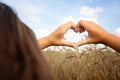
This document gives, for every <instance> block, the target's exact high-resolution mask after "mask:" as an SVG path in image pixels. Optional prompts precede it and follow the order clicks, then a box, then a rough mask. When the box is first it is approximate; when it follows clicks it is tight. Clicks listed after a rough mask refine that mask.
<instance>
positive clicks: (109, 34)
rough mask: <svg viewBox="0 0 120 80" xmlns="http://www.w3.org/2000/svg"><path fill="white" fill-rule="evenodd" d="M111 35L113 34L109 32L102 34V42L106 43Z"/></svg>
mask: <svg viewBox="0 0 120 80" xmlns="http://www.w3.org/2000/svg"><path fill="white" fill-rule="evenodd" d="M112 35H113V34H111V33H107V34H105V35H104V38H103V40H102V43H104V44H107V43H108V41H109V40H110V39H111V37H112Z"/></svg>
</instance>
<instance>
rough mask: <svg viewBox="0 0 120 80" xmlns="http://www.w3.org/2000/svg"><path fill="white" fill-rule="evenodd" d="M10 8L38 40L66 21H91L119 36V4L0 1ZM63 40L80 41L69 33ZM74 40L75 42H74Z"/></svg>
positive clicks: (114, 0) (102, 0)
mask: <svg viewBox="0 0 120 80" xmlns="http://www.w3.org/2000/svg"><path fill="white" fill-rule="evenodd" d="M0 1H1V2H4V3H6V4H8V5H10V6H11V7H12V8H13V9H14V10H15V11H16V12H17V14H18V16H19V17H20V18H21V20H22V21H23V22H25V23H26V24H27V25H28V26H29V27H31V28H32V30H33V31H34V33H35V34H36V36H37V38H40V37H43V36H46V35H48V34H49V33H51V32H52V31H54V30H55V29H56V28H57V27H58V26H59V25H60V24H63V23H65V22H68V21H74V22H75V23H77V21H78V20H80V19H85V20H92V21H95V22H96V23H98V24H99V25H101V26H102V27H103V28H105V29H106V30H107V31H109V32H111V33H114V34H117V35H120V10H119V9H120V0H0ZM66 35H67V36H66V38H69V40H73V41H77V40H79V38H80V37H79V38H78V35H80V34H74V33H73V32H72V31H68V33H67V34H66ZM73 37H74V39H76V40H74V39H73Z"/></svg>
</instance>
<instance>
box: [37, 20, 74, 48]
mask: <svg viewBox="0 0 120 80" xmlns="http://www.w3.org/2000/svg"><path fill="white" fill-rule="evenodd" d="M69 29H72V30H73V31H75V24H74V23H73V22H68V23H65V24H63V25H60V26H59V27H58V28H57V29H56V30H55V31H54V32H52V33H51V34H50V35H48V36H46V37H43V38H41V39H39V40H38V44H39V45H40V48H42V49H44V48H46V47H49V46H70V47H76V45H75V44H74V43H72V42H69V41H65V39H64V34H65V33H66V32H67V31H68V30H69Z"/></svg>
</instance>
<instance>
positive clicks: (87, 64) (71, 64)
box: [44, 46, 120, 80]
mask: <svg viewBox="0 0 120 80" xmlns="http://www.w3.org/2000/svg"><path fill="white" fill-rule="evenodd" d="M44 56H45V58H46V59H47V61H48V63H49V65H50V68H51V69H52V72H53V74H54V76H55V80H120V54H119V53H118V52H115V51H112V50H110V49H109V48H108V47H106V46H105V47H104V48H97V47H96V46H94V47H89V48H86V49H82V50H78V49H77V50H71V49H68V48H63V49H58V50H56V49H54V50H51V49H47V50H44Z"/></svg>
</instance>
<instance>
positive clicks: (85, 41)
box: [76, 39, 91, 47]
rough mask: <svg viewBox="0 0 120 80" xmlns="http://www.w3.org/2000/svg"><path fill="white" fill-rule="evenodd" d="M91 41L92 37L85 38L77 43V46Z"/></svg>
mask: <svg viewBox="0 0 120 80" xmlns="http://www.w3.org/2000/svg"><path fill="white" fill-rule="evenodd" d="M89 43H91V39H86V40H83V41H80V42H78V43H77V44H76V46H77V47H79V46H81V45H84V44H89Z"/></svg>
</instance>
